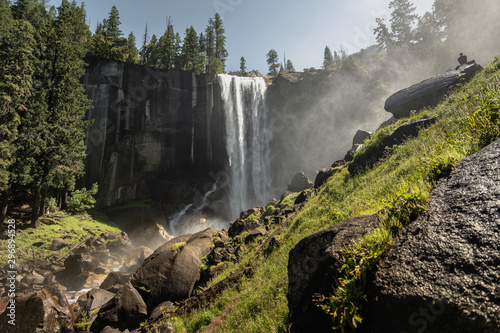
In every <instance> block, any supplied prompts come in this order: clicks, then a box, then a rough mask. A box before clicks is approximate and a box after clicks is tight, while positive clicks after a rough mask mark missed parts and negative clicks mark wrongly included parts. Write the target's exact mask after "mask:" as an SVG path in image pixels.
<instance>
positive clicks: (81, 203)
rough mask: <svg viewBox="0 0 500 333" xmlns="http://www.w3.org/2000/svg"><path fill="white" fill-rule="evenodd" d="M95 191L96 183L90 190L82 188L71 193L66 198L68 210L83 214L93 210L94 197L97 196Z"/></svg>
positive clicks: (96, 189)
mask: <svg viewBox="0 0 500 333" xmlns="http://www.w3.org/2000/svg"><path fill="white" fill-rule="evenodd" d="M97 191H98V186H97V183H94V184H93V185H92V187H91V188H90V190H87V189H86V188H82V189H81V190H76V191H73V193H71V195H70V197H69V198H68V209H69V210H70V211H74V212H83V211H85V210H87V209H91V208H93V207H94V205H95V199H94V196H95V195H96V194H97Z"/></svg>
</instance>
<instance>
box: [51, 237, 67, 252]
mask: <svg viewBox="0 0 500 333" xmlns="http://www.w3.org/2000/svg"><path fill="white" fill-rule="evenodd" d="M66 246H68V241H67V240H65V239H62V238H57V239H54V240H53V241H52V244H50V246H49V250H50V251H59V250H60V249H62V248H64V247H66Z"/></svg>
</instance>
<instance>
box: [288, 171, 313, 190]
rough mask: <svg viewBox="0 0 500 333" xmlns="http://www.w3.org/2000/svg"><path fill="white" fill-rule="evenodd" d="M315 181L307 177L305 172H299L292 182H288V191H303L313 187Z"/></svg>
mask: <svg viewBox="0 0 500 333" xmlns="http://www.w3.org/2000/svg"><path fill="white" fill-rule="evenodd" d="M313 185H314V183H313V182H312V181H311V180H309V178H307V176H306V175H305V174H304V173H303V172H299V173H298V174H296V175H295V176H293V179H292V181H291V183H290V184H288V191H290V192H302V191H304V190H308V189H310V188H311V187H313Z"/></svg>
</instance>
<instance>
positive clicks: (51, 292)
mask: <svg viewBox="0 0 500 333" xmlns="http://www.w3.org/2000/svg"><path fill="white" fill-rule="evenodd" d="M9 306H11V305H10V304H9V305H8V306H7V308H6V311H5V312H4V313H2V314H1V315H0V332H5V333H10V332H12V333H19V332H46V333H48V332H74V329H73V323H74V322H73V321H74V319H75V316H74V313H73V310H72V309H71V306H70V305H69V303H68V301H67V300H66V297H65V296H64V293H63V292H62V291H61V290H60V289H58V288H57V287H54V288H45V289H42V290H40V291H37V292H35V293H31V294H21V295H19V294H18V295H17V297H16V299H15V310H13V311H14V312H13V313H15V317H14V318H15V321H14V322H15V326H14V325H11V324H9V323H8V321H9V320H12V317H9V314H11V311H12V309H9Z"/></svg>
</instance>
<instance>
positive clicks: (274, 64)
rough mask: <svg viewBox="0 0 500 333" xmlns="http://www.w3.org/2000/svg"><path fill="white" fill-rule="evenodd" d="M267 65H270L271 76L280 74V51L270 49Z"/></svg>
mask: <svg viewBox="0 0 500 333" xmlns="http://www.w3.org/2000/svg"><path fill="white" fill-rule="evenodd" d="M267 65H268V66H269V73H267V75H269V76H276V75H278V69H279V68H280V64H279V60H278V52H276V50H273V49H272V50H270V51H269V52H268V53H267Z"/></svg>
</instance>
